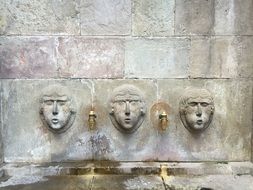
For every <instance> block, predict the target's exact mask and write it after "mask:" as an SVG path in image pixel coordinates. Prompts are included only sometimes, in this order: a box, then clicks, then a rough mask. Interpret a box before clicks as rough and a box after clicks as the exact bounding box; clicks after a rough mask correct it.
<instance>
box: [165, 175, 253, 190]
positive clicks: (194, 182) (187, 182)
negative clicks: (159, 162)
mask: <svg viewBox="0 0 253 190" xmlns="http://www.w3.org/2000/svg"><path fill="white" fill-rule="evenodd" d="M252 179H253V177H252V176H250V175H242V176H236V175H205V176H196V177H193V176H191V177H189V176H175V177H174V176H173V177H171V176H164V184H165V187H166V188H167V189H174V190H197V189H203V190H204V189H209V190H212V189H219V190H227V189H230V190H237V189H245V190H252V189H253V188H252V187H253V182H252Z"/></svg>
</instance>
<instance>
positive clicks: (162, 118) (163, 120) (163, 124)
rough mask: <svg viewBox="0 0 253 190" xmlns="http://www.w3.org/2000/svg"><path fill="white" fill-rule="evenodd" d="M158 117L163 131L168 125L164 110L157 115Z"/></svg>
mask: <svg viewBox="0 0 253 190" xmlns="http://www.w3.org/2000/svg"><path fill="white" fill-rule="evenodd" d="M159 119H160V124H161V128H162V130H163V131H165V130H166V128H167V126H168V115H167V114H166V113H165V112H162V113H161V114H160V115H159Z"/></svg>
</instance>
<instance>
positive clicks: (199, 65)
mask: <svg viewBox="0 0 253 190" xmlns="http://www.w3.org/2000/svg"><path fill="white" fill-rule="evenodd" d="M252 44H253V38H252V37H250V36H241V37H239V36H233V37H232V36H219V37H215V36H213V37H193V38H191V51H190V65H189V75H190V77H193V78H194V77H202V78H252V77H253V64H252V59H253V57H252V54H251V53H250V52H252V51H253V46H252Z"/></svg>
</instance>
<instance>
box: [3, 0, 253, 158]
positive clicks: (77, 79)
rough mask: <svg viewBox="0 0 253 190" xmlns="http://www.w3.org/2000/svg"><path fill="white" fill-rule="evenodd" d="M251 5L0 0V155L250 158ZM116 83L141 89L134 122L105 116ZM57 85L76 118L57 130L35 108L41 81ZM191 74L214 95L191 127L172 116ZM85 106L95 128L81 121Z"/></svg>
mask: <svg viewBox="0 0 253 190" xmlns="http://www.w3.org/2000/svg"><path fill="white" fill-rule="evenodd" d="M252 10H253V2H252V0H233V1H231V0H205V1H204V0H187V1H186V0H162V1H158V0H149V1H146V0H116V1H115V0H106V1H105V0H61V1H60V0H54V1H50V0H45V1H39V0H23V1H17V0H15V1H10V0H0V34H1V36H0V78H1V80H0V86H1V90H0V93H1V101H0V103H1V106H0V110H1V111H0V113H1V117H0V119H1V120H0V123H1V128H2V142H3V148H1V151H0V157H1V158H2V157H3V153H4V161H5V162H52V161H56V162H57V161H69V160H114V161H150V160H154V161H158V160H159V161H249V160H251V157H252V156H251V155H252V153H253V149H252V147H251V144H252V142H253V141H252V138H251V136H252V119H253V118H252V113H253V112H252V109H253V108H252V107H253V87H252V86H253V80H252V79H253V62H252V60H253V54H252V52H253V19H252V18H253V11H252ZM122 84H133V85H135V86H137V87H138V88H139V89H141V91H142V92H143V93H144V96H145V101H146V105H147V112H146V114H145V120H144V122H143V123H142V125H141V127H140V128H139V129H138V130H137V131H136V132H135V133H133V134H122V133H121V132H119V131H118V130H117V129H116V128H115V127H114V126H113V125H112V123H111V121H110V118H109V111H108V101H109V97H110V95H111V92H112V91H113V89H114V88H116V87H117V86H119V85H122ZM53 85H61V86H63V87H65V88H67V89H68V90H67V93H68V94H70V95H71V98H72V99H73V100H74V102H75V103H76V118H75V121H74V123H73V125H72V126H71V127H70V129H68V130H67V131H66V132H64V133H61V134H54V133H52V132H51V131H49V130H48V129H47V128H46V127H45V126H44V125H43V122H42V121H41V118H40V114H39V109H40V98H41V96H42V95H43V93H44V89H46V88H47V87H49V86H53ZM189 86H193V87H201V88H206V89H208V90H209V91H210V92H211V93H212V94H213V97H214V102H215V114H214V118H213V121H212V123H211V125H210V127H209V128H207V130H205V131H203V132H202V133H201V134H199V135H195V134H192V133H190V132H189V131H188V130H187V129H186V128H185V127H184V126H183V124H182V122H181V121H180V117H179V109H178V108H179V99H180V96H181V95H182V93H183V91H184V89H185V88H186V87H189ZM92 108H93V109H94V110H95V112H96V113H97V120H96V121H97V126H96V129H94V130H90V129H89V128H88V122H87V120H88V114H89V111H90V110H91V109H92ZM162 109H165V110H166V111H167V112H168V114H169V115H168V120H169V127H168V128H167V130H165V131H161V130H160V129H159V128H158V115H159V111H161V110H162ZM0 144H1V143H0ZM0 147H1V146H0ZM1 160H2V159H1Z"/></svg>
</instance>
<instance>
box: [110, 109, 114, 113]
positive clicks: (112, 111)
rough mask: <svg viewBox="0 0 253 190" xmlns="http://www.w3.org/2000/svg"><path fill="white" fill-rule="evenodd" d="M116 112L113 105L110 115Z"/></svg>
mask: <svg viewBox="0 0 253 190" xmlns="http://www.w3.org/2000/svg"><path fill="white" fill-rule="evenodd" d="M113 114H114V108H113V107H112V109H111V111H110V115H113Z"/></svg>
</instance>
